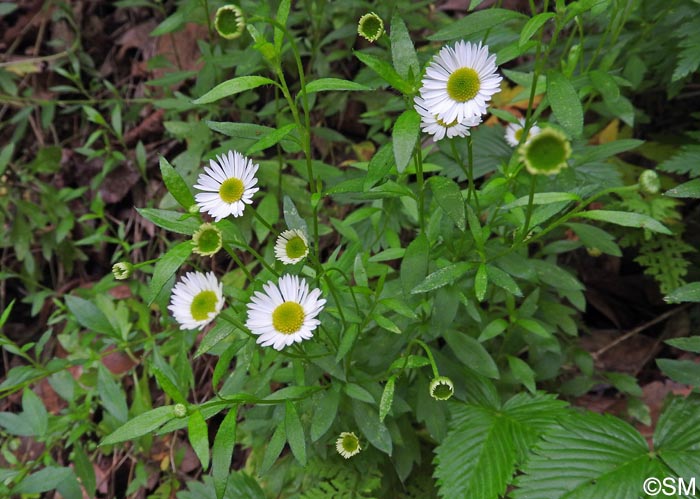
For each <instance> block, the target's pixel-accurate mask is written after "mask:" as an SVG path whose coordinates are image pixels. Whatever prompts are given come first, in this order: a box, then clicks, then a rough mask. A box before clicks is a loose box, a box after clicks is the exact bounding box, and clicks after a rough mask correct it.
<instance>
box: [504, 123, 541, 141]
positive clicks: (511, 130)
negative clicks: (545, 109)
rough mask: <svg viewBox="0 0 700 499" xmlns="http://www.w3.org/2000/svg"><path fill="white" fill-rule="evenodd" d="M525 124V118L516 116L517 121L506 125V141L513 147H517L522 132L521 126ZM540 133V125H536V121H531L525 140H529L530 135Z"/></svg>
mask: <svg viewBox="0 0 700 499" xmlns="http://www.w3.org/2000/svg"><path fill="white" fill-rule="evenodd" d="M524 126H525V118H518V123H510V124H509V125H508V126H507V127H506V135H505V137H506V142H508V144H510V145H511V146H513V147H518V144H520V137H521V135H522V134H523V127H524ZM538 133H540V127H538V126H537V122H535V123H533V124H532V126H531V127H530V130H529V131H528V133H527V139H525V142H527V141H528V140H530V139H531V138H532V137H534V136H535V135H537V134H538Z"/></svg>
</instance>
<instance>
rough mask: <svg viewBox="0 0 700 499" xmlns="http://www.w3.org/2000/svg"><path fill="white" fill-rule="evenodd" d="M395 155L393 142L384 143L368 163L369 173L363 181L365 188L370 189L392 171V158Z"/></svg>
mask: <svg viewBox="0 0 700 499" xmlns="http://www.w3.org/2000/svg"><path fill="white" fill-rule="evenodd" d="M393 157H394V149H393V146H392V144H391V142H387V143H386V144H383V145H382V146H381V147H380V148H379V150H378V151H377V152H376V153H375V154H374V156H372V159H370V160H369V164H368V165H367V175H366V176H365V181H364V183H363V189H364V190H365V191H368V190H369V189H371V188H372V187H374V185H375V184H376V183H377V182H379V181H380V180H382V179H383V178H384V177H386V176H387V175H388V174H389V172H390V171H391V166H392V164H393V163H392V162H391V159H392V158H393Z"/></svg>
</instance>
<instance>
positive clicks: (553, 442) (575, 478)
mask: <svg viewBox="0 0 700 499" xmlns="http://www.w3.org/2000/svg"><path fill="white" fill-rule="evenodd" d="M560 421H561V424H560V426H559V427H557V428H555V429H554V430H553V431H551V432H549V433H547V434H546V435H545V437H544V439H543V440H542V441H541V442H540V443H539V444H538V446H537V447H536V448H535V450H534V452H533V453H532V454H531V457H530V458H529V459H528V461H527V463H526V464H525V466H524V468H523V470H522V471H523V473H524V474H523V475H521V476H519V477H518V478H517V480H516V484H517V485H518V489H516V490H515V491H514V493H513V494H512V496H513V497H514V499H525V498H530V497H537V498H538V499H560V498H562V497H567V498H572V499H573V498H581V499H583V498H596V499H637V498H639V497H640V492H641V484H642V482H644V480H645V479H646V478H647V477H649V476H657V477H658V476H659V475H658V474H657V473H654V468H653V467H652V466H651V465H652V459H653V458H651V457H650V455H649V454H650V453H649V447H648V445H647V443H646V441H645V440H644V438H643V437H642V436H641V435H640V434H639V432H638V431H637V430H635V429H634V428H633V427H632V426H630V425H629V424H627V423H625V422H624V421H621V420H619V419H617V418H615V417H612V416H609V415H600V414H594V413H591V412H586V413H577V412H573V411H572V412H571V413H570V414H569V416H568V417H567V418H563V419H561V420H560Z"/></svg>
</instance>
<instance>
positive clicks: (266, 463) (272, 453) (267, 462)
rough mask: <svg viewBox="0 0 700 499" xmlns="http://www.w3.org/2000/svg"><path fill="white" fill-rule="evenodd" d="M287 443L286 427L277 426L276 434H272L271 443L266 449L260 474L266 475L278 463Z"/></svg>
mask: <svg viewBox="0 0 700 499" xmlns="http://www.w3.org/2000/svg"><path fill="white" fill-rule="evenodd" d="M286 441H287V433H286V432H285V429H284V425H282V424H280V425H277V428H276V429H275V433H273V434H272V438H271V439H270V443H268V444H267V448H266V449H265V455H264V456H263V462H262V465H261V466H260V473H265V472H266V471H267V470H269V469H270V468H272V465H273V464H275V461H277V458H278V457H279V455H280V454H281V453H282V449H284V444H285V442H286Z"/></svg>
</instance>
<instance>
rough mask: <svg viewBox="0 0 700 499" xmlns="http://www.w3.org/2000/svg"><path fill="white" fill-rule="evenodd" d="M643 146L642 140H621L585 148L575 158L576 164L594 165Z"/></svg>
mask: <svg viewBox="0 0 700 499" xmlns="http://www.w3.org/2000/svg"><path fill="white" fill-rule="evenodd" d="M642 144H644V141H643V140H637V139H622V140H614V141H612V142H608V143H606V144H601V145H599V146H586V148H585V149H584V150H583V153H582V154H581V156H580V157H578V158H576V164H578V165H584V164H586V163H596V162H599V161H602V160H604V159H608V158H610V157H611V156H615V155H616V154H620V153H622V152H626V151H631V150H632V149H636V148H637V147H639V146H641V145H642Z"/></svg>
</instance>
